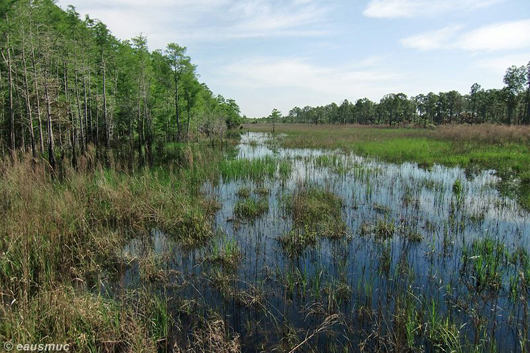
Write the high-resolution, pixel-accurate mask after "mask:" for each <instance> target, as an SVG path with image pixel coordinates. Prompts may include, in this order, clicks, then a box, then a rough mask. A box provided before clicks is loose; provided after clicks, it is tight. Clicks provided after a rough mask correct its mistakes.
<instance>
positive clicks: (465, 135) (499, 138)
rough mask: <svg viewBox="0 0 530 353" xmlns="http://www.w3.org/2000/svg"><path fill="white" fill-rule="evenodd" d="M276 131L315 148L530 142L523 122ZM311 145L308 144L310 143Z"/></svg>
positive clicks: (261, 128) (256, 127) (283, 127)
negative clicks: (413, 141)
mask: <svg viewBox="0 0 530 353" xmlns="http://www.w3.org/2000/svg"><path fill="white" fill-rule="evenodd" d="M244 127H245V129H249V130H250V131H256V132H271V125H269V124H246V125H245V126H244ZM276 132H277V133H284V134H289V135H292V136H291V137H290V138H289V140H292V142H289V141H286V143H287V144H288V145H289V146H291V145H293V146H294V145H296V144H297V143H298V144H301V143H302V141H303V140H304V139H305V140H306V145H312V147H323V148H332V147H334V146H337V145H338V146H339V147H341V146H342V145H344V144H345V143H348V142H350V143H355V142H360V141H384V140H388V139H393V138H409V137H416V138H422V137H423V138H435V139H440V140H447V141H454V142H461V141H466V142H475V143H483V144H499V143H508V142H513V143H526V144H528V143H529V142H530V126H524V125H512V126H506V125H493V124H481V125H464V124H462V125H441V126H438V127H436V128H435V129H432V130H429V129H421V128H414V127H406V128H403V127H402V128H390V127H388V126H386V125H358V124H352V125H331V124H324V125H312V124H311V125H310V124H277V125H276ZM308 147H309V146H308Z"/></svg>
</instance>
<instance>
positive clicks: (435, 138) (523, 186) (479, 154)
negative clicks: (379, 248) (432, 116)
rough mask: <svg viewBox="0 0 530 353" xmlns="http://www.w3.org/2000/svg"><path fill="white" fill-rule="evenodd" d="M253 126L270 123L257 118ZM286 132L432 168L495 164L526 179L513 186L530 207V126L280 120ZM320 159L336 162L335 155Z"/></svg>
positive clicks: (300, 139) (304, 142)
mask: <svg viewBox="0 0 530 353" xmlns="http://www.w3.org/2000/svg"><path fill="white" fill-rule="evenodd" d="M246 127H247V128H249V129H250V130H252V131H265V130H267V129H270V127H269V126H268V125H258V124H251V125H248V126H246ZM277 131H278V132H279V133H282V134H284V136H285V137H284V138H283V139H282V141H281V143H282V146H283V147H290V148H300V147H305V148H324V149H329V150H336V149H342V150H344V151H347V152H354V153H356V154H360V155H363V156H369V157H377V158H380V159H382V160H384V161H387V162H393V163H403V162H416V163H418V164H419V165H421V166H425V167H426V168H430V166H432V165H434V164H443V165H446V166H460V167H462V168H466V169H468V168H472V169H494V170H496V171H497V172H498V175H499V176H500V177H501V178H502V180H503V184H506V183H508V184H509V182H510V181H512V180H514V179H515V180H521V183H520V184H519V185H516V186H515V187H514V188H515V192H513V191H511V190H510V187H509V186H506V185H499V188H500V190H501V191H502V192H505V193H510V192H513V193H514V194H515V195H516V197H517V199H518V201H519V202H520V203H521V205H523V206H524V207H525V208H527V209H529V208H530V187H529V186H528V184H527V183H525V182H524V180H526V179H527V178H526V177H525V175H526V174H528V173H530V153H529V152H530V151H529V146H530V127H528V126H503V125H492V124H482V125H444V126H438V127H436V128H435V129H433V130H427V129H417V128H388V127H384V126H364V125H346V126H344V125H307V124H278V126H277ZM320 163H325V164H328V165H332V162H331V161H325V160H322V161H320Z"/></svg>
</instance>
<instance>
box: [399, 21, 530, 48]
mask: <svg viewBox="0 0 530 353" xmlns="http://www.w3.org/2000/svg"><path fill="white" fill-rule="evenodd" d="M462 28H463V26H460V25H450V26H447V27H444V28H442V29H439V30H436V31H432V32H426V33H421V34H417V35H414V36H412V37H408V38H404V39H402V40H401V44H402V45H403V46H405V47H409V48H415V49H419V50H433V49H461V50H467V51H496V50H515V49H524V48H530V20H522V21H513V22H502V23H495V24H491V25H487V26H483V27H480V28H478V29H475V30H471V31H468V32H465V33H461V30H462Z"/></svg>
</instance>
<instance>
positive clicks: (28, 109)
mask: <svg viewBox="0 0 530 353" xmlns="http://www.w3.org/2000/svg"><path fill="white" fill-rule="evenodd" d="M22 63H23V65H24V92H25V96H26V97H25V98H26V113H27V114H28V123H29V124H28V126H29V137H30V141H31V153H32V155H33V158H35V157H37V150H36V148H35V132H34V129H33V111H32V109H31V100H30V93H29V84H28V70H27V62H26V52H25V48H24V44H23V45H22Z"/></svg>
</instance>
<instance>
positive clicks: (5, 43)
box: [0, 0, 241, 169]
mask: <svg viewBox="0 0 530 353" xmlns="http://www.w3.org/2000/svg"><path fill="white" fill-rule="evenodd" d="M0 77H1V79H0V152H3V153H6V152H8V153H11V154H13V153H15V152H16V151H31V153H32V154H33V156H39V155H41V156H45V157H46V158H48V160H49V163H50V166H51V167H52V168H53V169H55V167H56V164H57V163H58V161H59V158H60V159H63V157H65V156H66V157H69V159H70V160H71V161H72V164H74V166H75V165H76V164H77V160H78V157H79V156H81V155H83V154H85V153H86V151H87V150H88V149H89V145H92V146H94V148H95V151H96V157H97V158H99V159H100V161H101V162H102V163H104V164H109V163H110V162H111V160H112V158H111V155H110V154H111V153H112V154H114V157H123V158H125V159H127V160H137V161H139V164H140V165H143V164H144V163H147V164H151V163H152V160H153V154H154V146H155V145H157V144H162V143H165V142H170V141H179V142H180V141H184V140H186V141H188V140H189V139H190V135H191V134H192V133H195V134H197V133H204V134H207V135H209V136H210V137H211V136H213V135H215V134H216V133H222V131H224V130H226V128H228V127H236V126H237V125H238V124H239V123H240V122H241V117H240V110H239V107H238V106H237V104H236V103H235V102H234V101H233V100H230V99H228V100H226V99H225V98H223V97H221V96H215V95H214V94H213V93H212V92H211V91H210V90H209V89H208V87H207V86H206V85H205V84H203V83H200V82H199V76H198V75H197V72H196V67H195V65H193V64H192V62H191V59H190V57H189V56H187V55H186V48H184V47H181V46H179V45H178V44H175V43H171V44H169V45H168V46H167V48H166V50H165V51H155V52H150V51H149V49H148V46H147V38H146V37H145V36H142V35H139V36H138V37H135V38H133V39H131V40H130V41H120V40H118V39H116V38H115V37H114V36H113V35H112V34H111V32H110V31H109V30H108V28H107V26H106V25H105V24H104V23H102V22H100V21H98V20H94V19H91V18H90V17H88V16H87V17H86V18H85V19H80V18H79V14H78V13H77V12H76V11H75V9H74V8H73V7H69V8H68V9H67V11H63V10H61V9H60V8H59V7H58V6H56V5H55V3H54V1H53V0H33V1H23V0H10V1H4V2H2V4H1V5H0ZM213 126H215V128H213ZM222 126H224V127H222ZM212 134H213V135H212Z"/></svg>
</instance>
